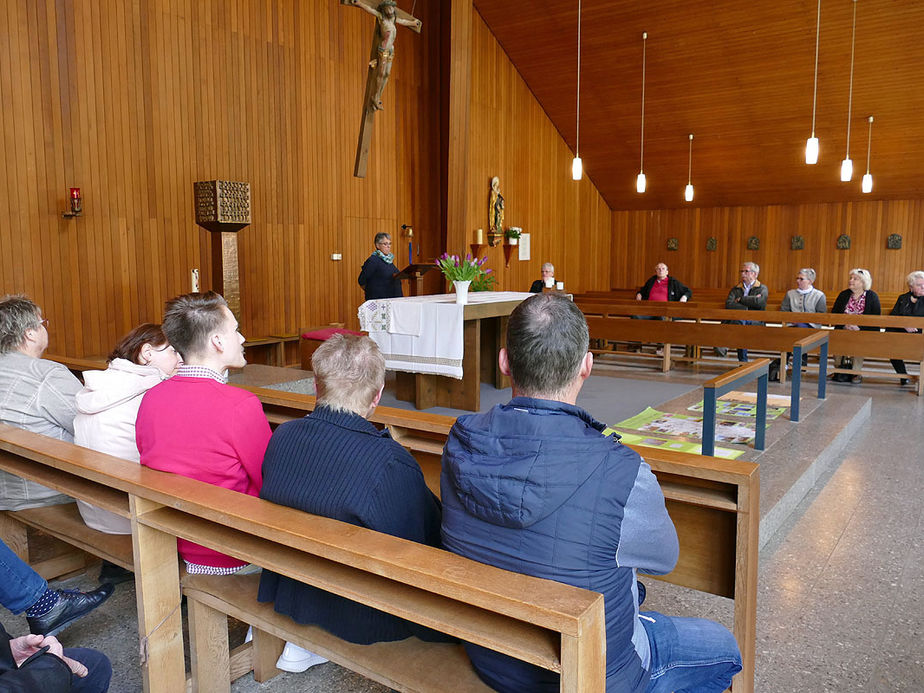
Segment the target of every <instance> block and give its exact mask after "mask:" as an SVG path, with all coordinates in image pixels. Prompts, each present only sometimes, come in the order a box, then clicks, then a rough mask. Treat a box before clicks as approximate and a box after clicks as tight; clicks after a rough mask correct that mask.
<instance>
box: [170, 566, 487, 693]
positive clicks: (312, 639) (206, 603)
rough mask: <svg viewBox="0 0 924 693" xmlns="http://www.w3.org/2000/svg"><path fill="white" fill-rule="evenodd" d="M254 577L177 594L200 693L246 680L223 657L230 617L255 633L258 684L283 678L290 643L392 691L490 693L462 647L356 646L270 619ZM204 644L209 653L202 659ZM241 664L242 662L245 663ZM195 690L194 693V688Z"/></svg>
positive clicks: (207, 579) (195, 578)
mask: <svg viewBox="0 0 924 693" xmlns="http://www.w3.org/2000/svg"><path fill="white" fill-rule="evenodd" d="M259 580H260V576H259V575H258V574H249V575H229V576H213V575H189V576H187V577H186V578H184V581H183V594H184V595H185V596H186V599H187V603H188V605H189V619H190V647H191V653H192V654H191V663H192V668H193V670H192V681H194V682H195V684H194V686H198V690H200V691H204V690H219V689H221V690H227V688H226V687H225V686H224V684H221V685H218V684H213V683H212V682H219V681H222V682H223V681H233V680H235V679H236V678H237V677H239V676H242V675H244V674H245V673H247V671H246V669H244V668H243V667H240V668H238V669H237V670H236V671H235V666H234V661H233V655H232V656H231V657H229V656H227V655H226V654H225V653H227V652H228V651H229V650H228V643H227V639H226V638H227V633H228V623H227V619H228V616H231V617H233V618H236V619H238V620H239V621H243V622H244V623H248V624H250V625H252V626H253V629H254V640H253V649H252V653H251V656H252V664H251V666H252V668H253V671H254V678H255V679H256V680H257V681H260V682H263V681H266V680H269V679H270V678H272V677H273V676H275V675H276V674H279V673H282V672H280V671H279V670H278V669H276V668H275V661H276V659H277V658H278V657H279V654H280V653H281V652H282V648H283V645H284V644H285V643H286V642H294V643H296V644H298V645H299V646H301V647H304V648H305V649H307V650H310V651H312V652H315V653H317V654H320V655H322V656H324V657H326V658H327V659H329V660H331V661H332V662H336V663H337V664H339V665H341V666H343V667H345V668H347V669H350V670H351V671H355V672H357V673H358V674H361V675H362V676H365V677H366V678H368V679H372V680H374V681H377V682H378V683H381V684H383V685H385V686H389V687H390V688H395V689H397V690H402V691H440V690H447V687H449V682H451V689H452V690H453V691H458V692H460V693H489V692H490V691H491V690H492V689H491V688H490V687H489V686H487V685H486V684H484V683H483V682H482V681H481V679H479V678H478V675H477V674H476V673H475V670H474V669H473V668H472V665H471V662H469V659H468V656H467V655H466V654H465V650H464V648H463V647H462V645H460V644H450V643H429V642H423V641H421V640H418V639H417V638H407V639H406V640H399V641H395V642H380V643H375V644H373V645H356V644H353V643H349V642H346V641H345V640H341V639H340V638H338V637H336V636H335V635H332V634H331V633H329V632H327V631H326V630H324V629H323V628H319V627H318V626H311V625H301V624H298V623H296V622H295V621H293V620H292V619H291V618H289V617H288V616H285V615H283V614H279V613H276V611H275V610H274V609H273V605H272V604H269V603H262V604H261V603H259V602H258V601H257V587H258V584H259ZM203 643H208V649H207V651H206V653H205V654H204V655H203V654H202V653H201V648H202V647H203ZM245 661H246V660H245ZM194 689H195V688H194Z"/></svg>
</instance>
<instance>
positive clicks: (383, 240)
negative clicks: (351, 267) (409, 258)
mask: <svg viewBox="0 0 924 693" xmlns="http://www.w3.org/2000/svg"><path fill="white" fill-rule="evenodd" d="M398 272H400V270H399V269H398V267H397V265H395V256H394V253H392V252H391V236H390V235H389V234H387V233H377V234H375V252H374V253H372V255H370V256H369V259H367V260H366V261H365V262H364V263H363V268H362V271H361V272H360V273H359V279H358V280H357V281H359V285H360V286H361V287H363V290H364V291H365V292H366V300H367V301H371V300H372V299H374V298H396V297H398V296H403V295H404V292H403V291H402V290H401V280H400V279H395V275H396V274H398Z"/></svg>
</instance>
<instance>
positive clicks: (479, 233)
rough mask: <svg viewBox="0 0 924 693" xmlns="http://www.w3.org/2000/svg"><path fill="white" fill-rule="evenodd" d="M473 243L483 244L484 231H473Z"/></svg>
mask: <svg viewBox="0 0 924 693" xmlns="http://www.w3.org/2000/svg"><path fill="white" fill-rule="evenodd" d="M475 243H477V244H478V245H483V244H484V229H477V230H476V231H475Z"/></svg>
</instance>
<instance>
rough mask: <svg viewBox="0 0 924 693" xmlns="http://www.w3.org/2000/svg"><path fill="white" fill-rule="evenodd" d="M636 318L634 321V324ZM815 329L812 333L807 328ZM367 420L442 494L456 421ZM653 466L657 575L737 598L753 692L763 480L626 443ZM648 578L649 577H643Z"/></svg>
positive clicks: (278, 400) (424, 417)
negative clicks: (661, 516) (662, 561)
mask: <svg viewBox="0 0 924 693" xmlns="http://www.w3.org/2000/svg"><path fill="white" fill-rule="evenodd" d="M633 322H635V321H633ZM808 331H809V332H814V331H813V330H808ZM242 387H243V389H245V390H248V391H250V392H253V393H254V394H255V395H256V396H257V397H258V398H259V399H260V401H261V402H263V410H264V412H266V414H267V418H269V419H270V422H271V423H273V424H277V425H278V424H279V423H283V422H284V421H287V420H291V419H297V418H301V417H302V416H305V415H306V414H308V413H309V412H310V411H312V410H313V409H314V406H315V398H314V397H313V396H311V395H302V394H297V393H291V392H281V391H278V390H270V389H266V388H258V387H248V386H242ZM371 420H372V421H373V422H374V423H376V424H378V425H380V426H385V427H387V428H388V429H389V431H390V432H391V435H392V437H393V438H394V439H395V440H397V441H398V442H399V443H401V444H402V445H403V446H404V447H405V448H407V449H408V450H410V452H411V454H412V455H414V457H415V459H416V460H417V462H418V463H419V464H420V467H421V469H422V470H423V473H424V478H425V479H426V482H427V485H428V486H429V487H430V489H431V490H433V492H434V493H436V494H437V495H439V492H440V491H439V479H440V462H441V458H442V453H443V446H444V444H445V442H446V438H447V436H448V435H449V430H450V428H452V424H453V423H454V421H455V419H454V418H452V417H448V416H440V415H438V414H427V413H424V412H418V411H408V410H403V409H393V408H390V407H378V408H377V409H376V410H375V412H374V413H373V415H372V417H371ZM628 447H630V448H632V449H633V450H635V451H636V452H638V453H639V454H640V455H641V456H642V457H644V458H645V461H646V462H648V464H649V465H650V466H651V468H652V470H653V471H654V473H655V476H657V478H658V482H659V483H660V485H661V489H662V491H663V492H664V497H665V499H666V501H667V508H668V511H669V512H670V515H671V518H672V519H673V520H674V525H675V527H676V528H677V535H678V538H679V540H680V559H679V561H678V563H677V567H676V568H675V569H674V570H673V572H671V573H670V574H668V575H664V576H652V577H656V578H657V579H660V580H665V581H667V582H670V583H673V584H676V585H682V586H684V587H689V588H691V589H695V590H699V591H702V592H708V593H710V594H717V595H720V596H722V597H727V598H729V599H732V600H734V611H735V616H734V618H735V624H734V634H735V637H736V638H737V640H738V646H739V647H740V648H741V653H742V657H743V662H744V668H743V669H742V672H741V673H740V674H738V676H736V677H735V685H734V690H735V691H751V690H753V685H754V654H755V650H754V648H755V642H756V623H757V558H758V542H759V538H758V534H759V527H760V510H759V508H760V478H759V474H758V471H757V470H758V466H757V465H756V464H753V463H751V462H742V461H737V460H722V459H719V458H717V457H704V456H701V455H690V454H688V453H682V452H676V451H671V450H661V449H656V448H645V447H640V446H633V445H629V446H628ZM646 579H647V578H646Z"/></svg>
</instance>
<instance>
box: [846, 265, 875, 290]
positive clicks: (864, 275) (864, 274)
mask: <svg viewBox="0 0 924 693" xmlns="http://www.w3.org/2000/svg"><path fill="white" fill-rule="evenodd" d="M847 274H848V275H851V274H855V275H857V276H858V277H859V278H860V281H861V282H863V290H864V291H869V290H870V287H871V286H872V285H873V275H871V274H870V273H869V270H867V269H860V268H859V267H854V268H853V269H852V270H850V271H849V272H848V273H847Z"/></svg>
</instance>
